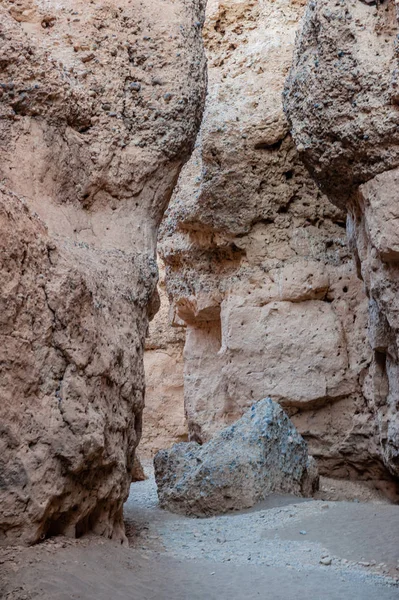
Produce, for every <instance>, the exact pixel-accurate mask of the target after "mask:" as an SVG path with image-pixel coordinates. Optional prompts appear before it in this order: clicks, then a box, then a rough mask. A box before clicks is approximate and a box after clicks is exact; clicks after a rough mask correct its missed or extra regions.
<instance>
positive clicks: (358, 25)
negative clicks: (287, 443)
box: [285, 0, 399, 476]
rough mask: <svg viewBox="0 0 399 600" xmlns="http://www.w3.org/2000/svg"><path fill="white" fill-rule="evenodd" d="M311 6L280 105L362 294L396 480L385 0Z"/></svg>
mask: <svg viewBox="0 0 399 600" xmlns="http://www.w3.org/2000/svg"><path fill="white" fill-rule="evenodd" d="M377 4H378V6H377V5H374V4H371V3H363V2H360V1H349V2H345V3H342V4H339V3H335V2H330V1H329V0H317V1H315V2H311V3H310V4H309V5H308V7H307V10H306V13H305V16H304V20H303V23H302V27H301V30H300V33H299V35H298V38H297V42H296V50H295V55H294V60H293V66H292V69H291V73H290V76H289V78H288V81H287V89H286V92H285V108H286V112H287V115H288V118H289V120H290V122H291V125H292V134H293V138H294V141H295V144H296V146H297V149H298V150H299V152H300V155H301V158H302V159H303V160H304V162H305V164H306V165H307V166H308V168H309V171H310V173H311V174H312V176H313V177H314V179H315V180H316V181H317V183H318V185H319V186H320V188H321V189H323V190H324V191H325V192H326V193H327V195H328V197H329V199H330V200H332V202H334V203H335V204H336V205H337V206H340V207H342V208H343V209H344V210H345V211H346V212H347V219H348V236H349V241H350V247H351V250H352V253H353V255H354V258H355V262H356V265H357V270H358V274H359V276H360V277H361V278H362V280H363V282H364V284H365V289H366V292H367V295H368V297H369V311H368V314H369V332H368V333H369V336H368V337H369V342H370V345H371V348H372V353H373V360H372V365H371V369H370V371H369V373H368V375H367V377H366V378H365V382H364V386H363V390H364V395H365V397H366V399H367V404H368V406H369V407H370V409H371V410H372V412H373V413H374V414H375V415H376V424H377V427H378V435H377V439H378V442H379V447H380V452H381V456H382V457H383V460H384V463H385V465H386V466H387V468H388V469H389V470H390V471H391V473H392V474H394V475H396V476H398V475H399V416H398V408H399V365H398V339H399V338H398V334H399V319H398V291H399V269H398V257H399V253H398V250H399V246H398V242H399V225H398V210H399V209H398V206H399V186H398V184H399V172H398V167H399V150H398V148H399V145H398V141H399V109H398V102H399V95H398V89H399V88H398V46H397V35H398V32H399V29H398V20H397V12H396V11H397V9H396V6H395V4H394V3H393V2H388V1H385V2H381V3H377Z"/></svg>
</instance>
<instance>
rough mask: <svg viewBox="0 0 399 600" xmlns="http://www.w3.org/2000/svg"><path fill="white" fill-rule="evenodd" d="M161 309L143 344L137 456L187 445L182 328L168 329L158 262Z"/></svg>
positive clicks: (160, 265) (150, 454)
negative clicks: (143, 385)
mask: <svg viewBox="0 0 399 600" xmlns="http://www.w3.org/2000/svg"><path fill="white" fill-rule="evenodd" d="M158 290H159V296H160V309H159V311H158V313H157V314H156V315H155V317H154V319H153V320H152V321H151V323H150V326H149V332H148V337H147V339H146V344H145V353H144V370H145V383H146V385H145V408H144V412H143V433H142V437H141V441H140V452H141V453H142V454H143V455H147V456H154V454H156V453H157V452H158V450H161V448H169V446H172V444H174V443H176V442H183V441H187V439H188V438H187V435H188V431H187V421H186V418H185V414H184V396H183V347H184V338H185V333H184V329H183V328H182V327H171V326H170V323H169V312H170V311H169V302H168V297H167V294H166V290H165V269H164V266H163V263H162V261H159V285H158Z"/></svg>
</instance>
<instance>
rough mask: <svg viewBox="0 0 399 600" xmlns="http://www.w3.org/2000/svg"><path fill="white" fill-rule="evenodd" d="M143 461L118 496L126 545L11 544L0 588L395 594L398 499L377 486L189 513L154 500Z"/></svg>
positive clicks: (85, 599) (164, 594)
mask: <svg viewBox="0 0 399 600" xmlns="http://www.w3.org/2000/svg"><path fill="white" fill-rule="evenodd" d="M146 471H147V473H149V474H150V477H149V478H148V479H147V480H146V481H143V482H137V483H134V484H132V488H131V494H130V497H129V500H128V502H127V503H126V506H125V516H126V524H127V533H128V537H129V541H130V547H129V548H125V547H122V546H120V545H115V544H114V543H112V542H108V541H105V540H102V539H98V538H95V537H88V538H84V539H82V540H67V539H64V538H56V539H53V540H48V541H46V542H45V543H43V544H41V545H40V546H36V547H34V548H28V549H26V548H25V549H23V548H17V549H16V548H10V549H8V550H5V551H3V553H2V558H1V560H0V563H2V564H1V565H0V567H1V571H0V576H1V577H2V579H1V581H2V586H1V587H0V597H1V598H4V599H7V600H31V599H32V600H33V599H36V600H39V599H40V600H67V599H68V600H69V599H81V600H114V599H115V600H213V599H215V600H216V599H217V600H244V599H255V598H256V599H259V598H263V599H267V600H291V599H292V600H308V599H309V598H312V599H314V600H376V599H378V600H398V599H399V583H398V577H399V568H398V567H399V564H398V560H399V506H397V505H392V504H388V503H387V502H386V501H383V500H382V499H381V498H380V497H379V496H378V495H374V496H373V495H371V497H369V498H368V499H369V500H370V501H369V502H363V501H359V497H360V498H362V490H361V489H360V488H356V486H355V487H354V488H353V487H352V488H351V490H350V494H349V496H358V497H355V498H354V499H353V500H352V501H343V502H337V501H331V500H328V501H325V500H324V501H323V500H301V501H299V500H298V498H293V497H290V496H276V495H274V496H272V497H270V498H269V499H268V500H267V501H266V502H264V503H262V505H260V506H257V507H256V508H255V509H251V510H249V511H244V512H241V513H232V514H229V515H224V516H221V517H212V518H208V519H195V518H188V517H182V516H180V515H172V514H170V513H167V512H165V511H162V510H160V509H159V507H158V505H157V497H156V488H155V483H154V480H153V477H152V474H151V469H149V468H148V465H147V466H146ZM329 485H330V488H331V483H330V484H329ZM325 487H326V488H328V482H327V484H326V486H325ZM329 494H331V489H328V491H327V492H326V493H325V495H327V497H329ZM322 495H323V494H321V496H322Z"/></svg>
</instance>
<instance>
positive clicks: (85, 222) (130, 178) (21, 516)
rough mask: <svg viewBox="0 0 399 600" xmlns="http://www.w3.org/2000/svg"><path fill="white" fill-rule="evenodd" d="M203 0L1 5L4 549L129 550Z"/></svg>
mask: <svg viewBox="0 0 399 600" xmlns="http://www.w3.org/2000/svg"><path fill="white" fill-rule="evenodd" d="M203 10H204V2H202V0H166V1H165V0H162V1H157V0H143V1H141V2H138V1H137V2H136V1H135V0H134V1H133V2H128V1H125V0H122V1H118V2H101V1H100V2H95V3H88V2H83V1H78V0H73V1H72V2H71V1H68V2H66V1H65V2H64V1H63V0H61V1H57V2H55V1H46V2H42V1H39V0H36V1H34V0H31V1H30V0H26V1H21V2H11V1H8V0H4V1H3V2H1V6H0V181H1V186H0V273H1V292H0V309H1V310H0V338H1V345H0V398H1V402H0V427H1V436H0V448H1V452H0V506H1V509H0V511H1V512H0V540H1V541H3V542H15V541H17V542H26V543H33V542H35V541H37V540H39V539H40V538H43V537H45V536H47V535H52V534H57V533H63V534H67V535H72V536H79V535H81V534H83V533H84V532H85V531H87V530H92V531H94V532H96V533H100V534H103V535H106V536H108V537H113V538H116V539H121V540H123V539H124V530H123V522H122V505H123V502H124V500H125V498H126V496H127V493H128V488H129V484H130V481H131V471H132V467H133V460H134V451H135V447H136V446H137V444H138V441H139V439H140V434H141V415H142V409H143V403H144V373H143V361H142V355H143V345H144V338H145V334H146V330H147V326H148V318H149V317H151V316H152V315H153V313H154V312H155V310H156V308H157V306H156V305H157V302H156V282H157V267H156V262H155V256H154V254H155V241H156V236H157V230H158V225H159V222H160V220H161V218H162V214H163V212H164V210H165V208H166V206H167V204H168V201H169V199H170V196H171V193H172V190H173V187H174V185H175V182H176V180H177V178H178V175H179V171H180V169H181V166H182V164H183V163H184V162H185V160H187V158H188V156H189V155H190V152H191V150H192V145H193V143H194V140H195V136H196V133H197V130H198V127H199V124H200V121H201V115H202V108H203V103H204V97H205V83H206V82H205V59H204V55H203V51H202V38H201V27H202V21H203V16H204V15H203Z"/></svg>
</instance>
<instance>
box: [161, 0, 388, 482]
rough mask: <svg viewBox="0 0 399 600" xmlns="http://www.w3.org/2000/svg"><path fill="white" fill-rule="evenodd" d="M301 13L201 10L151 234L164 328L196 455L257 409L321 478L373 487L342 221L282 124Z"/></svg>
mask: <svg viewBox="0 0 399 600" xmlns="http://www.w3.org/2000/svg"><path fill="white" fill-rule="evenodd" d="M303 12H304V6H303V5H302V3H297V2H289V1H283V0H278V1H277V2H269V1H263V2H254V1H253V2H252V1H250V0H245V1H233V0H230V1H224V2H222V1H217V0H213V1H211V2H209V3H208V7H207V17H206V22H205V28H204V39H205V46H206V52H207V56H208V68H209V90H208V97H207V103H206V110H205V115H204V120H203V123H202V127H201V131H200V134H199V137H198V139H197V143H196V148H195V151H194V153H193V156H192V157H191V159H190V161H189V162H188V163H187V165H186V166H185V167H184V169H183V171H182V174H181V176H180V179H179V183H178V186H177V188H176V191H175V193H174V196H173V199H172V203H171V205H170V207H169V209H168V211H167V214H166V218H165V219H164V221H163V224H162V227H161V254H162V256H163V259H164V261H165V263H166V266H167V271H166V279H167V289H168V292H169V296H170V299H171V302H172V309H173V310H172V313H173V315H172V322H174V324H176V325H181V324H184V325H185V326H186V344H185V350H184V399H185V410H186V415H187V419H188V426H189V436H190V439H192V440H194V441H199V442H205V441H207V440H209V439H210V437H211V436H212V435H214V433H215V432H217V431H219V430H220V429H222V428H223V427H225V426H226V425H228V424H230V423H232V422H233V421H235V420H236V419H237V418H239V417H240V416H241V415H242V414H243V412H244V411H245V410H246V409H247V408H248V407H249V406H250V405H251V404H252V403H253V402H254V401H257V400H259V399H261V398H264V397H266V396H268V395H270V396H271V397H272V398H273V399H274V400H276V401H278V402H279V403H280V404H281V405H282V406H284V407H285V408H286V410H287V411H288V412H289V414H290V416H291V418H292V420H293V422H294V423H295V425H296V427H297V428H298V430H299V432H300V433H301V434H302V435H303V436H304V438H305V439H306V440H307V442H308V444H309V452H310V454H312V455H313V456H315V457H316V458H317V461H318V465H319V469H320V471H321V473H322V474H328V475H330V476H336V477H355V478H356V477H360V478H371V479H380V478H386V477H389V474H388V472H387V469H386V467H385V466H384V464H383V458H382V455H381V448H380V437H379V433H378V420H377V418H376V414H375V406H374V404H373V402H372V401H371V400H370V395H369V393H368V390H369V383H368V382H369V381H370V373H369V366H370V362H371V358H372V356H371V355H372V352H371V349H370V345H369V343H368V340H367V304H368V301H367V297H366V295H365V293H364V289H363V284H362V282H361V281H360V280H359V278H358V277H357V274H356V267H355V264H354V262H353V259H352V256H351V251H350V249H349V248H348V245H347V239H346V231H345V219H346V217H345V214H344V212H343V211H342V210H341V209H339V208H337V207H335V206H333V205H332V204H331V203H330V202H329V200H328V198H327V197H326V196H325V195H324V194H323V193H322V192H321V191H320V189H319V188H318V187H317V185H316V184H315V182H314V180H313V179H312V178H311V176H310V175H309V173H308V171H307V169H306V168H305V167H304V165H303V162H302V160H301V156H300V154H299V152H298V150H297V149H296V147H295V144H294V141H293V139H292V137H291V135H290V132H289V131H290V125H289V123H288V120H287V118H286V116H285V114H284V110H283V96H282V94H283V90H284V84H285V80H286V78H287V75H288V73H289V70H290V67H291V64H292V60H293V51H294V42H295V34H296V31H297V30H298V27H299V24H300V19H301V17H302V15H303ZM299 55H300V52H299V51H298V56H299ZM301 118H303V115H302V116H301Z"/></svg>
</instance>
